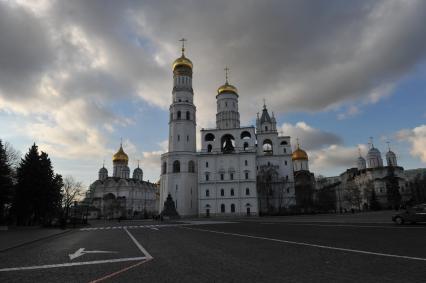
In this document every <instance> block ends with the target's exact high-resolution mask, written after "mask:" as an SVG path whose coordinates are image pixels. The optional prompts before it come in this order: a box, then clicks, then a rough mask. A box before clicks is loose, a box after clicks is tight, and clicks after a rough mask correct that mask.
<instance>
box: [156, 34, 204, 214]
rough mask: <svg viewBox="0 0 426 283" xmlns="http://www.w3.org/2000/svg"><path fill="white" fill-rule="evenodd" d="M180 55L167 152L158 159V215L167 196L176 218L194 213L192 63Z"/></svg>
mask: <svg viewBox="0 0 426 283" xmlns="http://www.w3.org/2000/svg"><path fill="white" fill-rule="evenodd" d="M180 41H181V42H182V56H181V57H179V58H178V59H176V60H175V61H174V63H173V67H172V68H173V91H172V104H171V105H170V108H169V110H170V114H169V115H170V116H169V117H170V118H169V146H168V150H169V151H168V152H167V153H164V154H163V155H162V156H161V179H160V182H161V184H160V212H161V211H162V209H163V206H164V201H165V200H166V198H167V196H168V195H169V194H170V195H171V197H172V198H173V201H174V202H175V207H176V210H177V212H178V213H179V215H180V216H192V215H196V214H197V208H198V194H197V191H198V190H197V172H196V168H197V160H196V135H195V131H196V108H195V105H194V91H193V89H192V68H193V65H192V62H191V60H189V59H188V58H186V57H185V45H184V43H185V41H186V39H184V38H183V39H181V40H180Z"/></svg>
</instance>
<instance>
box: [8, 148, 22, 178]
mask: <svg viewBox="0 0 426 283" xmlns="http://www.w3.org/2000/svg"><path fill="white" fill-rule="evenodd" d="M4 150H5V152H6V162H7V164H8V165H9V166H10V169H11V172H10V173H11V178H12V182H13V184H16V181H17V180H16V168H18V166H19V163H20V162H21V157H22V153H21V152H20V151H19V150H17V149H15V148H14V147H13V146H12V145H11V144H10V143H9V142H5V143H4Z"/></svg>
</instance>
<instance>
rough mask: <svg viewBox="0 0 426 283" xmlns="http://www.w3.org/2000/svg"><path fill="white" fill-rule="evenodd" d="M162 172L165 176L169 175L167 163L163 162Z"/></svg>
mask: <svg viewBox="0 0 426 283" xmlns="http://www.w3.org/2000/svg"><path fill="white" fill-rule="evenodd" d="M161 172H162V173H163V174H166V173H167V163H166V162H163V166H161Z"/></svg>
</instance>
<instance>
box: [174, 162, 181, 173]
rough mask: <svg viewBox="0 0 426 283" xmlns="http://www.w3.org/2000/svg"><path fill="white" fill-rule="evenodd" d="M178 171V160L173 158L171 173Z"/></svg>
mask: <svg viewBox="0 0 426 283" xmlns="http://www.w3.org/2000/svg"><path fill="white" fill-rule="evenodd" d="M179 172H180V162H179V160H175V161H174V162H173V173H179Z"/></svg>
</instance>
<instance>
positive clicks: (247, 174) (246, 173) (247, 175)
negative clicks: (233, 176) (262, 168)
mask: <svg viewBox="0 0 426 283" xmlns="http://www.w3.org/2000/svg"><path fill="white" fill-rule="evenodd" d="M245 175H246V180H247V179H248V177H249V173H248V172H245Z"/></svg>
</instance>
